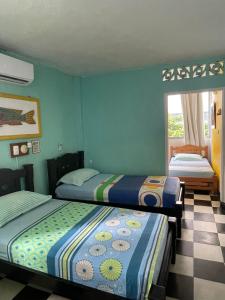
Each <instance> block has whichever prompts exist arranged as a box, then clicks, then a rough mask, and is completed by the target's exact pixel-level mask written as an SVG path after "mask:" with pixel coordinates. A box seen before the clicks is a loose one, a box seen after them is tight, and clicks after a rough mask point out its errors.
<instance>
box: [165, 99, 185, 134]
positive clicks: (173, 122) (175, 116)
mask: <svg viewBox="0 0 225 300" xmlns="http://www.w3.org/2000/svg"><path fill="white" fill-rule="evenodd" d="M168 135H169V138H183V137H184V119H183V113H182V107H181V97H180V95H170V96H168Z"/></svg>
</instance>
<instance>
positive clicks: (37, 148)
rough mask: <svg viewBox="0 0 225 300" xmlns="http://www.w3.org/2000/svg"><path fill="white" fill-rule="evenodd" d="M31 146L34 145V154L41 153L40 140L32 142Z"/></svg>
mask: <svg viewBox="0 0 225 300" xmlns="http://www.w3.org/2000/svg"><path fill="white" fill-rule="evenodd" d="M31 144H32V153H33V154H37V153H40V152H41V149H40V141H39V140H35V141H32V142H31Z"/></svg>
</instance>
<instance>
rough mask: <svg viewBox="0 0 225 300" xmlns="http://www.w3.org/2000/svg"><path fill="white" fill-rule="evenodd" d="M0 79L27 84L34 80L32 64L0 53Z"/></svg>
mask: <svg viewBox="0 0 225 300" xmlns="http://www.w3.org/2000/svg"><path fill="white" fill-rule="evenodd" d="M0 80H1V81H4V82H7V83H10V82H11V83H16V84H20V85H28V84H30V83H31V82H32V81H33V80H34V66H33V65H32V64H30V63H27V62H25V61H22V60H19V59H16V58H14V57H11V56H8V55H5V54H2V53H0Z"/></svg>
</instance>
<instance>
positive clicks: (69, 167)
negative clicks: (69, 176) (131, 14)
mask: <svg viewBox="0 0 225 300" xmlns="http://www.w3.org/2000/svg"><path fill="white" fill-rule="evenodd" d="M47 167H48V186H49V194H50V195H53V196H55V189H56V184H57V182H58V180H59V179H60V178H61V177H62V176H64V175H65V174H66V173H69V172H71V171H74V170H77V169H82V168H83V167H84V151H78V152H76V153H66V154H64V155H62V156H59V157H56V158H52V159H48V160H47Z"/></svg>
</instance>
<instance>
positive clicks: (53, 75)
mask: <svg viewBox="0 0 225 300" xmlns="http://www.w3.org/2000/svg"><path fill="white" fill-rule="evenodd" d="M0 92H7V93H11V94H16V95H25V96H31V97H37V98H39V99H40V107H41V120H42V131H43V135H42V137H41V138H40V143H41V144H40V145H41V153H40V154H35V155H33V154H29V155H28V156H26V157H23V158H19V159H18V162H19V166H22V165H23V164H25V163H33V164H34V170H35V173H34V174H35V189H36V191H38V192H47V169H46V159H47V158H51V157H54V156H57V155H59V154H60V153H59V152H58V148H57V145H58V143H61V144H63V152H68V151H74V150H79V149H81V148H82V134H81V103H80V79H79V78H76V77H72V76H69V75H65V74H64V73H62V72H60V71H57V70H56V69H53V68H50V67H47V66H44V65H41V64H37V63H36V64H35V80H34V82H33V83H32V84H31V85H29V86H26V87H21V86H17V85H8V84H4V83H0ZM24 140H25V141H26V139H23V140H21V141H24ZM15 141H18V142H19V140H14V142H15ZM11 142H12V141H0V168H2V167H10V168H13V169H15V168H17V162H16V159H15V158H14V159H12V158H10V156H9V144H10V143H11ZM63 152H62V153H63Z"/></svg>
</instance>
